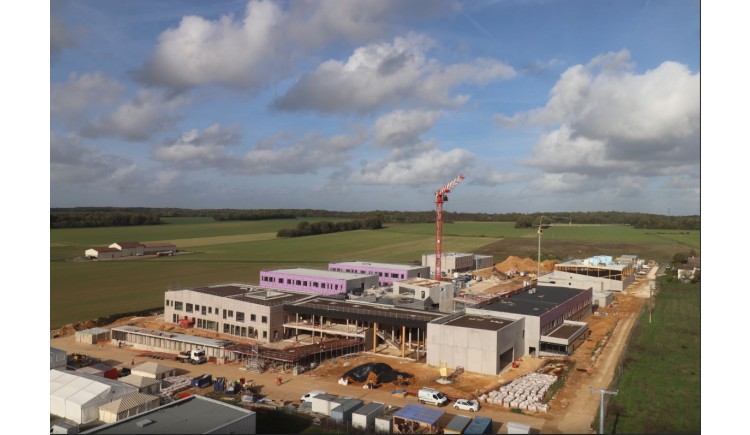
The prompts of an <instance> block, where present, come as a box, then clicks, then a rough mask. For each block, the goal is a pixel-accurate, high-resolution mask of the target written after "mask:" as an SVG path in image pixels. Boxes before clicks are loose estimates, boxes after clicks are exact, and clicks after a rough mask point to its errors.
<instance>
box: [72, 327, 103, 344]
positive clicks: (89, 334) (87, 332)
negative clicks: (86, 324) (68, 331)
mask: <svg viewBox="0 0 750 435" xmlns="http://www.w3.org/2000/svg"><path fill="white" fill-rule="evenodd" d="M110 337H111V331H110V330H109V329H107V328H90V329H84V330H82V331H76V341H77V342H78V343H86V344H97V343H101V342H106V341H109V340H110Z"/></svg>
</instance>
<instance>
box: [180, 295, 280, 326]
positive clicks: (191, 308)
mask: <svg viewBox="0 0 750 435" xmlns="http://www.w3.org/2000/svg"><path fill="white" fill-rule="evenodd" d="M166 303H167V306H168V307H172V308H174V309H175V311H183V303H182V302H180V301H170V300H169V299H167V301H166ZM184 307H185V308H184V311H185V312H186V313H201V314H202V315H204V316H205V315H206V314H214V315H216V316H218V315H219V307H208V306H206V305H198V304H195V305H194V304H191V303H185V304H184ZM221 318H222V319H227V318H229V319H234V320H236V321H237V322H244V321H245V313H243V312H242V311H237V312H234V311H233V310H226V309H223V310H221ZM250 321H251V322H257V319H256V315H255V314H250ZM260 323H268V316H260Z"/></svg>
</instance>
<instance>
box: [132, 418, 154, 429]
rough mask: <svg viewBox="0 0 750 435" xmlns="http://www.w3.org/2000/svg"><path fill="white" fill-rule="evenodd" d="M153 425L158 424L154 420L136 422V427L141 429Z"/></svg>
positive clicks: (145, 419)
mask: <svg viewBox="0 0 750 435" xmlns="http://www.w3.org/2000/svg"><path fill="white" fill-rule="evenodd" d="M152 423H156V422H155V421H153V420H149V419H147V418H144V419H143V420H138V421H136V422H135V425H136V426H138V427H140V428H144V427H146V426H148V425H150V424H152Z"/></svg>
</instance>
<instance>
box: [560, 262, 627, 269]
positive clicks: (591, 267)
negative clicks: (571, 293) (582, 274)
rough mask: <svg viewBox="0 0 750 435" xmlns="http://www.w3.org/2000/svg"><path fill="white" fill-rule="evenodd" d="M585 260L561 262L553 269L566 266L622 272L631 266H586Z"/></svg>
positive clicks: (603, 264) (599, 264)
mask: <svg viewBox="0 0 750 435" xmlns="http://www.w3.org/2000/svg"><path fill="white" fill-rule="evenodd" d="M584 261H585V260H570V261H563V262H561V263H557V264H555V268H557V267H558V266H566V267H586V268H590V269H610V270H623V269H626V268H629V267H632V266H633V265H632V264H631V263H615V262H612V263H598V264H586V263H584Z"/></svg>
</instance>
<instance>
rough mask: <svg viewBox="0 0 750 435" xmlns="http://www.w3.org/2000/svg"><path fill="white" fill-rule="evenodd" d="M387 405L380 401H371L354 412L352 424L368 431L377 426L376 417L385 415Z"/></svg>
mask: <svg viewBox="0 0 750 435" xmlns="http://www.w3.org/2000/svg"><path fill="white" fill-rule="evenodd" d="M384 412H385V405H384V404H382V403H379V402H370V403H368V404H367V405H365V406H363V407H361V408H359V409H358V410H356V411H354V413H352V426H354V427H355V428H357V429H362V430H364V431H367V432H372V431H373V430H374V428H375V417H378V416H380V415H383V413H384Z"/></svg>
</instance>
